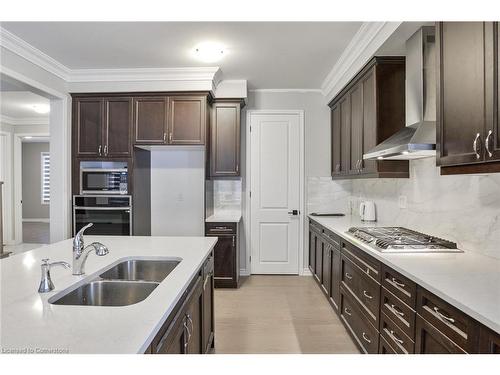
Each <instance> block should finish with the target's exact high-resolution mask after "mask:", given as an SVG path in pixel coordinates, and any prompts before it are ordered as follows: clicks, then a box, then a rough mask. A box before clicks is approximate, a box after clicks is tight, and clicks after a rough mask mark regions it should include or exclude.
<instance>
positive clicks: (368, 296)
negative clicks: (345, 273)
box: [363, 290, 373, 299]
mask: <svg viewBox="0 0 500 375" xmlns="http://www.w3.org/2000/svg"><path fill="white" fill-rule="evenodd" d="M363 295H364V296H365V297H366V298H368V299H372V298H373V296H372V295H371V294H369V293H368V292H367V291H366V290H363Z"/></svg>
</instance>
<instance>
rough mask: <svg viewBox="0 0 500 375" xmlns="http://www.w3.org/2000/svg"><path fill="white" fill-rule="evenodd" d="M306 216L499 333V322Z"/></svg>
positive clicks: (313, 217) (332, 228) (344, 234)
mask: <svg viewBox="0 0 500 375" xmlns="http://www.w3.org/2000/svg"><path fill="white" fill-rule="evenodd" d="M307 216H308V218H309V219H311V220H313V221H314V222H316V223H317V224H319V225H321V226H323V227H325V228H327V229H329V230H331V231H332V232H334V233H335V234H337V235H338V236H340V237H341V238H343V239H345V240H347V241H349V242H350V243H352V244H353V245H355V246H356V247H358V248H359V249H361V250H362V251H364V252H365V253H367V254H368V255H370V256H372V257H374V258H375V259H377V260H378V261H380V262H382V263H384V264H386V265H387V266H390V267H391V268H393V269H394V270H395V271H397V272H399V273H401V274H402V275H403V276H406V277H408V278H409V279H410V280H412V281H413V282H415V283H417V284H418V285H420V286H421V287H423V288H425V289H426V290H428V291H429V292H431V293H433V294H435V295H436V296H438V297H439V298H441V299H443V300H444V301H446V302H448V303H449V304H450V305H452V306H454V307H456V308H457V309H459V310H461V311H463V312H464V313H466V314H467V315H469V316H470V317H471V318H473V319H475V320H477V321H478V322H479V323H481V324H483V325H485V326H486V327H488V328H489V329H491V330H493V331H495V332H496V333H498V334H500V323H497V322H494V321H492V320H490V319H489V318H487V317H485V316H483V315H481V314H480V313H478V312H477V311H475V310H473V309H471V308H470V307H468V306H466V305H464V304H462V303H461V302H459V301H457V300H455V299H454V298H453V297H451V296H449V295H447V294H446V293H444V292H442V291H441V290H439V289H437V288H436V287H434V286H433V285H430V284H428V283H427V282H426V281H425V280H422V279H420V278H418V277H416V276H415V275H414V274H412V273H410V272H408V271H407V270H405V269H403V268H401V267H400V266H398V265H395V264H394V263H392V262H391V261H390V260H389V259H387V258H385V257H384V256H383V254H382V253H377V252H376V251H374V250H371V249H367V248H366V246H365V245H364V244H363V243H362V242H360V241H357V240H356V239H355V238H354V237H352V236H350V235H348V234H347V233H345V232H342V231H340V230H338V229H336V228H334V227H332V226H331V225H325V224H324V223H321V222H320V221H319V220H321V219H320V218H318V217H315V216H311V215H307ZM318 219H319V220H318Z"/></svg>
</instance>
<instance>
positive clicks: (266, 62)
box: [1, 22, 361, 89]
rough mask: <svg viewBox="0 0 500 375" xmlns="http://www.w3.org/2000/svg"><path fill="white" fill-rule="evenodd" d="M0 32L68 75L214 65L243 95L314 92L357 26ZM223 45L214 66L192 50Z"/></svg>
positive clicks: (63, 26) (51, 27)
mask: <svg viewBox="0 0 500 375" xmlns="http://www.w3.org/2000/svg"><path fill="white" fill-rule="evenodd" d="M1 26H2V27H3V28H5V29H7V30H8V31H10V32H11V33H13V34H15V35H17V36H18V37H20V38H21V39H23V40H25V41H26V42H28V43H29V44H31V45H33V46H34V47H36V48H37V49H39V50H41V51H42V52H44V53H46V54H47V55H49V56H50V57H52V58H54V59H55V60H57V61H59V62H60V63H62V64H63V65H65V66H66V67H68V68H70V69H104V68H107V69H113V68H177V67H198V66H214V65H217V66H219V67H220V68H221V70H222V74H223V79H246V80H248V86H249V88H250V89H256V88H258V89H266V88H272V89H284V88H313V89H317V88H319V87H320V86H321V83H322V82H323V80H324V79H325V77H326V75H327V74H328V73H329V71H330V70H331V68H332V67H333V66H334V65H335V63H336V62H337V60H338V58H339V57H340V55H341V54H342V52H343V51H344V49H345V47H346V46H347V44H348V43H349V41H350V40H351V39H352V37H353V36H354V34H355V33H356V32H357V31H358V29H359V27H360V26H361V23H360V22H245V23H242V22H241V23H239V22H148V23H145V22H2V23H1ZM203 41H217V42H220V43H222V44H224V45H225V46H226V48H227V53H226V54H225V57H224V59H223V60H222V61H219V62H217V63H216V64H214V63H211V64H203V63H200V62H198V61H196V60H195V59H194V58H193V57H192V55H191V53H190V52H191V49H192V47H194V46H195V45H196V44H198V43H200V42H203Z"/></svg>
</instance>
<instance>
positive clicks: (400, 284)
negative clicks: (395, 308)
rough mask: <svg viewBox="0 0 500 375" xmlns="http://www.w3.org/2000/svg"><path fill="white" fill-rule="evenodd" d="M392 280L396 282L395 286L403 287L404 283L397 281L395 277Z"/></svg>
mask: <svg viewBox="0 0 500 375" xmlns="http://www.w3.org/2000/svg"><path fill="white" fill-rule="evenodd" d="M392 282H393V283H394V284H396V286H399V287H400V288H404V287H405V286H406V285H405V284H403V283H401V282H399V281H398V280H397V279H396V278H395V277H393V278H392Z"/></svg>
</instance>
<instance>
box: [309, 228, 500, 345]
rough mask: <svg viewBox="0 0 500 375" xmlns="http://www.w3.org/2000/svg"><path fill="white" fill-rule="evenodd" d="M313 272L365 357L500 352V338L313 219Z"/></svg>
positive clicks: (310, 264)
mask: <svg viewBox="0 0 500 375" xmlns="http://www.w3.org/2000/svg"><path fill="white" fill-rule="evenodd" d="M309 241H310V242H309V268H310V269H311V272H312V273H313V274H314V276H315V279H316V281H317V282H318V285H319V286H320V288H321V290H322V291H323V293H324V294H325V295H326V296H327V297H328V299H329V302H330V304H331V305H332V307H333V308H334V310H335V311H336V312H337V313H338V314H339V316H340V318H341V321H342V322H343V323H344V325H345V326H346V327H347V330H348V332H349V333H350V335H351V336H352V338H353V340H354V342H355V343H356V344H357V345H358V347H359V349H360V350H361V351H362V352H364V353H381V354H411V353H422V354H451V353H458V354H463V353H492V354H500V334H498V333H496V332H494V331H492V330H491V329H489V328H487V327H485V326H483V325H482V324H481V323H479V322H477V321H476V320H475V319H473V318H472V317H470V316H468V315H467V314H465V313H464V312H463V311H461V310H459V309H457V308H456V307H453V306H452V305H450V304H449V303H447V302H445V301H444V300H442V299H441V298H439V297H437V296H436V295H434V294H432V293H430V292H429V291H427V290H426V289H424V288H422V287H421V286H419V285H417V284H416V283H415V282H413V281H412V280H410V279H409V278H408V277H406V276H403V275H401V274H400V273H398V272H396V271H395V270H393V269H391V268H390V267H388V266H387V265H386V264H383V263H381V262H379V261H378V260H377V259H375V258H373V257H372V256H370V255H369V254H368V253H367V252H365V251H363V250H361V249H360V248H358V247H356V246H355V245H354V244H352V243H350V242H348V241H346V240H344V239H342V240H340V237H338V236H337V235H336V234H333V233H332V232H331V231H330V230H329V229H327V228H324V227H322V226H321V225H319V224H318V223H317V222H315V221H313V220H312V219H311V220H310V226H309Z"/></svg>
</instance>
